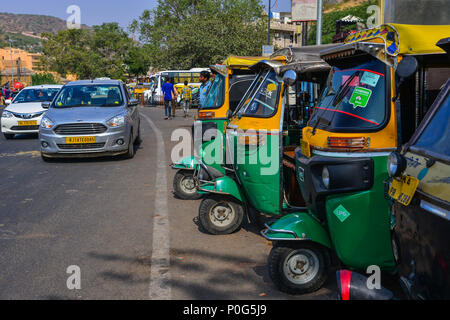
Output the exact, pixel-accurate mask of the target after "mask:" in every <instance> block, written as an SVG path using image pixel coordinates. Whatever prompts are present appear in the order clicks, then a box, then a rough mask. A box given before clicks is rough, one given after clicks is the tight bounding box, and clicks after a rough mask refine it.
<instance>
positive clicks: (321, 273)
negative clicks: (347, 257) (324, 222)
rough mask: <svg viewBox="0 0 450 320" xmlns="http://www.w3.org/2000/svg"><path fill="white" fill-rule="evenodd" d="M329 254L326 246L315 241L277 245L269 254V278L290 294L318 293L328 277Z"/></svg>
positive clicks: (281, 289)
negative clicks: (324, 247) (323, 246)
mask: <svg viewBox="0 0 450 320" xmlns="http://www.w3.org/2000/svg"><path fill="white" fill-rule="evenodd" d="M326 254H327V252H326V250H325V249H323V248H322V247H321V246H320V245H318V244H315V243H312V242H306V241H300V242H297V243H296V244H292V245H291V246H278V245H276V246H275V247H274V248H272V250H271V252H270V255H269V261H268V264H269V274H270V278H271V279H272V281H273V283H274V284H275V285H276V287H277V288H278V289H279V290H280V291H282V292H285V293H288V294H306V293H311V292H315V291H317V290H319V289H320V288H321V287H322V285H323V284H324V282H325V280H326V278H327V266H326V261H327V260H326Z"/></svg>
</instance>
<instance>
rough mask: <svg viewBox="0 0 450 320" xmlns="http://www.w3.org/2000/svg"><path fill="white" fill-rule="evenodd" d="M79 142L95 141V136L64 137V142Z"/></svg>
mask: <svg viewBox="0 0 450 320" xmlns="http://www.w3.org/2000/svg"><path fill="white" fill-rule="evenodd" d="M79 143H95V137H71V138H66V144H79Z"/></svg>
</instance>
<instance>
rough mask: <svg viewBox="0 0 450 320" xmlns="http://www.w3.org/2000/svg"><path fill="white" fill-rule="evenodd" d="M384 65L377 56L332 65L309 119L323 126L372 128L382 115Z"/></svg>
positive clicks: (343, 128) (328, 127)
mask: <svg viewBox="0 0 450 320" xmlns="http://www.w3.org/2000/svg"><path fill="white" fill-rule="evenodd" d="M385 83H386V67H385V65H384V63H382V62H381V61H379V60H377V59H371V60H370V61H368V62H365V63H362V64H357V65H354V66H352V67H350V68H348V69H339V68H337V67H335V68H334V69H333V71H332V73H331V78H330V82H329V84H328V86H327V87H326V88H325V90H324V91H323V93H322V97H321V99H320V101H319V104H318V106H317V107H316V108H315V111H314V114H313V116H312V118H311V120H310V122H309V125H310V126H313V127H318V128H320V129H323V130H343V131H345V130H350V131H355V130H356V131H357V130H361V129H362V130H367V129H375V128H377V127H379V126H381V125H382V124H383V123H384V122H385V118H386V89H385Z"/></svg>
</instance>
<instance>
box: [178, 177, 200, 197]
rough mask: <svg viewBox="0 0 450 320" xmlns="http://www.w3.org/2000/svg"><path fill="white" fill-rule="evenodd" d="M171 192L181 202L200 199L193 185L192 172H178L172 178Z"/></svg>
mask: <svg viewBox="0 0 450 320" xmlns="http://www.w3.org/2000/svg"><path fill="white" fill-rule="evenodd" d="M173 192H174V193H175V195H176V196H177V197H178V198H180V199H183V200H198V199H200V198H201V197H202V195H201V194H199V193H198V192H197V189H196V188H195V183H194V171H192V170H179V171H178V172H177V173H176V174H175V177H174V178H173Z"/></svg>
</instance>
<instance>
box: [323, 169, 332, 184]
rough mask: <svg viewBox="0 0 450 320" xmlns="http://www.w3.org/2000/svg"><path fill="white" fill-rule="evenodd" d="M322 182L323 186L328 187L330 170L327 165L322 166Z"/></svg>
mask: <svg viewBox="0 0 450 320" xmlns="http://www.w3.org/2000/svg"><path fill="white" fill-rule="evenodd" d="M322 182H323V185H324V186H325V188H327V189H330V171H329V170H328V167H323V170H322Z"/></svg>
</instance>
